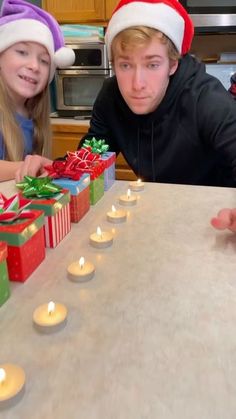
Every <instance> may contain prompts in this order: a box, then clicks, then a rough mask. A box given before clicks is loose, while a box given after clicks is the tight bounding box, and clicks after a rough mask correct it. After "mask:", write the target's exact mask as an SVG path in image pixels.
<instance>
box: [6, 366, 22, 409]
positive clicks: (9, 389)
mask: <svg viewBox="0 0 236 419" xmlns="http://www.w3.org/2000/svg"><path fill="white" fill-rule="evenodd" d="M24 385H25V372H24V370H23V369H22V368H21V367H19V366H18V365H14V364H2V365H0V408H1V407H4V408H5V407H8V406H11V405H12V404H13V403H15V402H16V399H17V398H18V397H19V396H21V394H22V392H23V390H24Z"/></svg>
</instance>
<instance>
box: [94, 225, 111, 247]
mask: <svg viewBox="0 0 236 419" xmlns="http://www.w3.org/2000/svg"><path fill="white" fill-rule="evenodd" d="M89 241H90V244H91V246H93V247H96V248H98V249H104V248H105V247H109V246H111V245H112V243H113V236H112V234H111V233H110V232H108V231H102V230H101V228H100V227H98V228H97V232H96V233H93V234H91V236H90V238H89Z"/></svg>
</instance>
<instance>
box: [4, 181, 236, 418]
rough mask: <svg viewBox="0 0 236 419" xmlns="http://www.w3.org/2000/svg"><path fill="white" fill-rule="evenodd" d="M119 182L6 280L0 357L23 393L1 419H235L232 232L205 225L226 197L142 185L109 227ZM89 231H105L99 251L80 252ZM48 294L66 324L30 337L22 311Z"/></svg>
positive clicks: (122, 186) (229, 195)
mask: <svg viewBox="0 0 236 419" xmlns="http://www.w3.org/2000/svg"><path fill="white" fill-rule="evenodd" d="M127 187H128V183H127V182H122V181H116V182H115V184H114V185H113V187H112V188H111V189H110V190H109V191H108V192H106V193H105V195H104V197H103V198H102V199H101V200H100V201H99V202H98V203H97V204H96V205H95V206H93V207H91V209H90V211H89V212H88V213H87V215H86V216H85V217H84V218H83V219H82V220H81V222H79V223H78V224H73V225H72V230H71V232H70V234H68V235H67V236H66V238H65V239H64V240H63V241H62V242H61V244H59V246H58V247H57V248H55V249H47V251H46V259H45V261H44V262H43V263H42V264H41V265H40V266H39V267H38V269H37V270H36V271H35V272H34V273H33V274H32V275H31V277H30V278H29V279H28V280H27V281H26V282H25V283H24V284H22V283H11V292H12V294H11V297H10V299H9V300H8V301H7V302H6V303H5V304H4V305H3V306H2V307H1V308H0V336H1V343H0V360H1V363H4V362H12V363H16V364H18V365H20V366H21V367H22V368H23V369H24V371H25V373H26V387H25V393H24V395H23V397H22V399H21V400H20V401H19V402H18V404H17V405H16V406H13V407H12V408H10V409H8V410H5V411H4V413H3V416H2V417H4V419H16V418H17V419H26V418H30V419H42V418H46V419H49V418H50V419H54V418H57V419H65V418H69V419H78V418H81V419H104V418H107V419H113V418H114V419H144V418H147V419H222V418H224V419H235V415H236V398H235V386H236V384H235V383H236V368H235V366H236V351H235V348H236V333H235V325H236V272H235V271H236V270H235V262H236V235H235V234H233V233H231V232H228V231H226V232H224V231H221V232H217V231H215V230H214V229H213V228H212V227H211V225H210V222H209V220H210V218H211V217H212V216H213V215H214V214H216V213H217V211H218V210H219V209H220V208H222V207H232V206H234V205H235V190H234V189H227V188H208V187H196V186H195V187H194V186H184V185H164V184H151V183H147V184H145V189H144V191H143V192H140V193H138V194H137V196H138V203H137V205H136V206H134V207H131V208H130V209H128V219H127V222H126V223H123V224H120V225H115V226H114V225H112V224H110V223H108V221H107V220H106V212H107V211H108V210H110V209H111V205H112V204H115V205H117V207H119V204H118V198H119V196H120V195H121V194H123V193H125V192H126V190H127ZM13 190H14V189H13V184H12V183H11V182H6V183H2V184H1V192H3V193H5V194H7V195H9V196H10V195H11V194H12V192H13ZM98 225H99V226H100V227H101V229H102V230H107V231H112V232H113V235H114V243H113V245H112V246H111V247H109V248H107V249H103V250H96V249H94V248H92V247H91V246H90V245H89V235H90V234H91V233H92V232H94V231H95V230H96V228H97V226H98ZM81 255H83V256H84V257H85V259H86V260H90V261H91V262H92V263H93V264H94V265H95V269H96V273H95V276H94V278H93V279H92V280H91V281H89V282H87V283H83V284H76V283H73V282H70V281H69V280H68V279H67V277H66V268H67V266H68V265H69V264H71V263H72V262H73V261H75V260H78V259H79V258H80V256H81ZM51 299H53V300H54V301H58V302H61V303H63V304H65V305H66V306H67V309H68V320H67V324H66V326H65V327H64V329H62V330H60V331H59V332H57V333H54V334H51V335H41V334H38V333H37V332H36V331H35V329H34V328H33V326H32V314H33V311H34V309H35V308H36V307H37V306H38V305H40V304H43V303H46V302H48V301H50V300H51ZM0 415H1V412H0Z"/></svg>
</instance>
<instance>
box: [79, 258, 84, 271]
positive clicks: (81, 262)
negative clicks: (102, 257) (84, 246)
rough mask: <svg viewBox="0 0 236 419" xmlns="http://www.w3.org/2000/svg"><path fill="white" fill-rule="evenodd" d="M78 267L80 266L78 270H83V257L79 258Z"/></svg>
mask: <svg viewBox="0 0 236 419" xmlns="http://www.w3.org/2000/svg"><path fill="white" fill-rule="evenodd" d="M79 266H80V269H83V267H84V257H83V256H81V258H80V260H79Z"/></svg>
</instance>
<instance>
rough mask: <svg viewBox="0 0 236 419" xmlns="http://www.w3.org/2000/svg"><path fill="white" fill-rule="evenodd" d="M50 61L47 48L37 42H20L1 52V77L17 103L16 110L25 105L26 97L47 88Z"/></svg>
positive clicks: (30, 96)
mask: <svg viewBox="0 0 236 419" xmlns="http://www.w3.org/2000/svg"><path fill="white" fill-rule="evenodd" d="M50 62H51V60H50V56H49V54H48V52H47V50H46V48H45V47H44V46H43V45H41V44H38V43H36V42H19V43H17V44H14V45H12V46H11V47H9V48H8V49H6V50H5V51H3V52H2V53H1V54H0V77H2V80H3V82H4V83H5V84H6V86H7V88H8V90H9V93H10V95H11V98H12V100H13V101H14V102H15V104H16V111H17V110H20V109H21V108H22V107H24V103H25V101H26V99H30V98H32V97H34V96H36V95H37V94H39V93H40V92H41V91H42V90H43V89H44V88H45V86H46V85H47V83H48V79H49V71H50ZM18 108H19V109H18Z"/></svg>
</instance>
